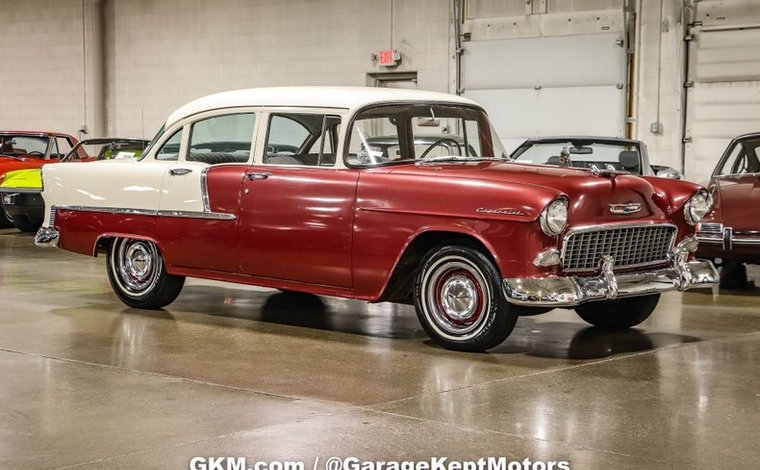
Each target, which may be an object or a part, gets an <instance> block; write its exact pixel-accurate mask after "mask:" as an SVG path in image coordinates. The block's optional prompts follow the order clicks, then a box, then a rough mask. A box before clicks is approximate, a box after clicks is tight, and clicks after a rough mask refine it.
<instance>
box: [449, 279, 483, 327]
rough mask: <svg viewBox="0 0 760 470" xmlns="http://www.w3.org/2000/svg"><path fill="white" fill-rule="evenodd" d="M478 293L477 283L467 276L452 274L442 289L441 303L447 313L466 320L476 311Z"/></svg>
mask: <svg viewBox="0 0 760 470" xmlns="http://www.w3.org/2000/svg"><path fill="white" fill-rule="evenodd" d="M477 300H478V293H477V290H476V287H475V283H474V282H472V281H471V280H470V279H469V278H467V277H465V276H451V277H450V278H449V279H448V280H447V281H446V282H445V283H444V285H443V288H442V289H441V304H442V305H443V309H444V311H445V312H446V314H447V315H449V316H450V317H452V318H454V319H457V320H466V319H467V318H469V317H471V316H472V314H473V313H474V310H475V307H476V305H477Z"/></svg>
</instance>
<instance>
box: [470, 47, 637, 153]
mask: <svg viewBox="0 0 760 470" xmlns="http://www.w3.org/2000/svg"><path fill="white" fill-rule="evenodd" d="M622 39H623V35H622V33H596V34H579V35H569V36H540V37H524V38H509V39H484V40H475V38H473V40H472V41H469V42H465V43H464V50H465V52H464V55H463V56H462V69H461V70H462V76H461V80H462V87H463V89H464V93H463V94H464V96H467V97H469V98H472V99H474V100H476V101H478V102H480V103H481V104H483V105H484V107H485V108H486V110H487V111H488V113H489V115H490V116H491V119H492V121H493V123H494V126H495V127H496V131H497V133H498V134H499V136H500V137H501V139H502V141H503V142H504V145H505V146H507V148H508V150H512V149H514V148H515V147H516V146H517V145H518V144H519V143H520V142H522V141H523V140H525V139H526V138H528V137H536V136H548V135H568V134H580V135H601V136H617V137H623V136H624V132H625V89H624V84H625V77H626V67H627V65H626V54H625V48H624V47H623V44H622Z"/></svg>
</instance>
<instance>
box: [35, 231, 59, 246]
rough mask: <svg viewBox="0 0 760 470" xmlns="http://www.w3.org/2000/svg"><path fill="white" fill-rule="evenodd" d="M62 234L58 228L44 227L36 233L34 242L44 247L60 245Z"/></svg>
mask: <svg viewBox="0 0 760 470" xmlns="http://www.w3.org/2000/svg"><path fill="white" fill-rule="evenodd" d="M60 236H61V234H60V233H58V230H56V229H54V228H50V227H42V228H40V229H39V230H37V234H36V235H34V244H35V245H37V246H42V247H53V248H56V247H58V240H59V239H60Z"/></svg>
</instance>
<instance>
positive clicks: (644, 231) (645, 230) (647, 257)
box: [563, 225, 675, 271]
mask: <svg viewBox="0 0 760 470" xmlns="http://www.w3.org/2000/svg"><path fill="white" fill-rule="evenodd" d="M674 234H675V227H673V226H672V225H648V226H638V227H616V228H603V229H599V230H589V231H586V230H583V231H579V232H575V233H572V232H571V233H570V235H569V236H567V238H566V239H565V249H564V259H563V267H564V270H565V271H593V270H596V269H598V268H599V262H600V260H601V258H602V256H604V255H609V256H612V258H614V259H615V268H625V267H630V266H642V265H647V264H657V263H661V262H664V261H666V260H667V258H668V252H669V251H670V247H671V244H672V241H673V235H674Z"/></svg>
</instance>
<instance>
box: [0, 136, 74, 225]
mask: <svg viewBox="0 0 760 470" xmlns="http://www.w3.org/2000/svg"><path fill="white" fill-rule="evenodd" d="M76 144H77V139H76V138H75V137H74V136H71V135H68V134H62V133H59V132H46V131H0V180H2V178H3V176H4V175H5V174H6V173H7V172H9V171H13V170H22V169H26V168H40V167H41V166H43V165H45V164H47V163H55V162H58V161H60V159H61V158H63V156H64V155H66V154H67V153H69V151H70V150H71V149H72V148H73V147H74V146H75V145H76ZM5 227H13V221H12V220H11V219H10V218H9V217H8V216H7V215H6V213H5V211H3V210H0V228H5Z"/></svg>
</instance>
